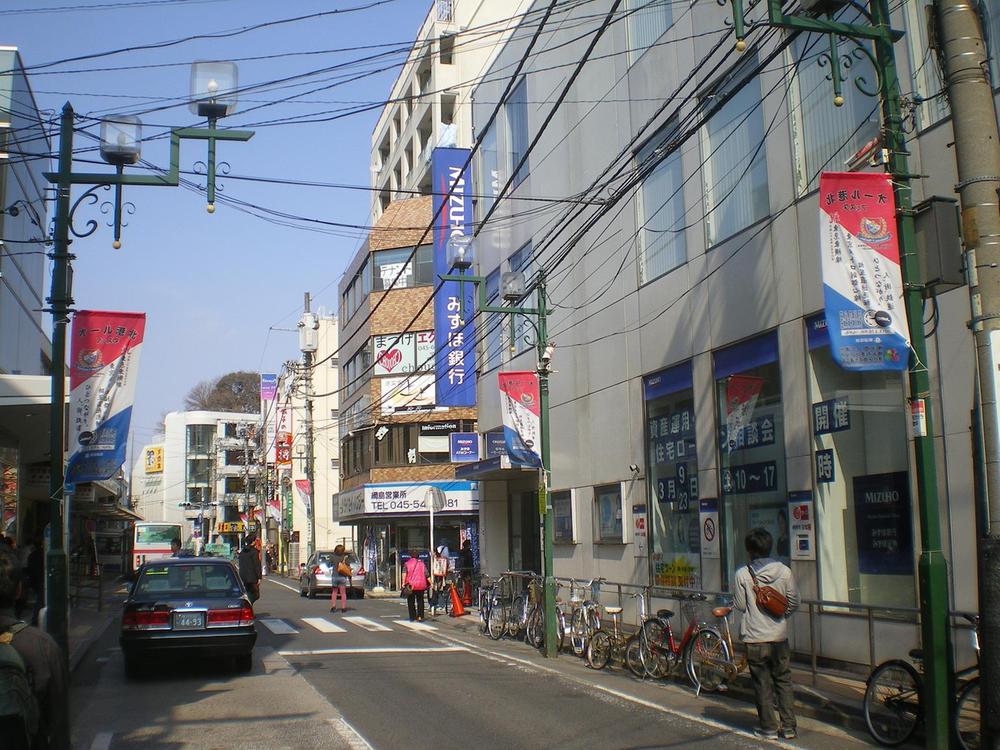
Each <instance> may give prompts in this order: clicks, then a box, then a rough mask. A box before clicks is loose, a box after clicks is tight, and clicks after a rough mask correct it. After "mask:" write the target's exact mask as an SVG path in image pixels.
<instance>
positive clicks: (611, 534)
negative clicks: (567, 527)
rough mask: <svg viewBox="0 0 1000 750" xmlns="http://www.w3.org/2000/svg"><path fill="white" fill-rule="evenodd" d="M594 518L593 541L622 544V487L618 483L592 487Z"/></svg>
mask: <svg viewBox="0 0 1000 750" xmlns="http://www.w3.org/2000/svg"><path fill="white" fill-rule="evenodd" d="M594 509H595V513H594V518H595V519H596V521H597V524H596V525H597V529H596V531H597V538H596V539H595V540H594V541H595V542H599V543H604V544H623V543H624V541H625V540H624V538H623V535H622V532H623V530H624V524H623V523H622V488H621V485H618V484H606V485H604V486H602V487H595V488H594Z"/></svg>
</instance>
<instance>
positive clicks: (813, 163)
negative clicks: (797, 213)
mask: <svg viewBox="0 0 1000 750" xmlns="http://www.w3.org/2000/svg"><path fill="white" fill-rule="evenodd" d="M852 10H853V9H852ZM838 20H841V21H844V22H850V23H854V22H855V20H854V19H846V18H840V19H838ZM841 44H842V45H844V48H843V49H842V51H843V52H844V53H847V52H848V48H847V45H851V46H853V44H852V43H850V42H847V41H842V42H841ZM823 54H829V37H828V36H827V35H825V34H802V35H800V36H798V37H796V39H795V41H794V42H792V56H793V58H794V60H795V64H796V67H795V68H794V74H795V78H794V81H793V83H794V90H795V92H796V96H793V97H792V98H791V99H790V102H793V104H791V107H792V111H791V115H792V119H791V122H792V141H793V150H794V153H795V159H796V174H795V178H796V190H797V191H798V194H799V195H804V194H805V193H807V192H809V191H810V190H814V189H815V188H816V187H817V185H818V183H819V173H820V172H821V171H823V170H828V171H840V170H843V169H845V168H846V166H847V160H848V159H850V157H851V156H853V155H854V154H856V153H857V152H858V151H859V150H860V149H861V147H862V146H864V145H865V144H866V143H868V142H869V141H870V140H871V139H872V138H874V137H876V136H877V135H878V134H879V127H880V117H879V105H878V100H877V99H873V98H871V97H869V96H866V95H865V94H862V93H861V91H860V90H858V88H857V86H855V85H854V84H853V83H852V82H845V85H844V87H843V96H844V104H843V106H840V107H837V106H835V105H834V103H833V85H832V84H831V83H830V82H829V81H828V80H827V78H826V77H827V75H828V74H829V66H821V65H820V64H819V61H820V59H821V55H823ZM852 62H853V64H852V66H851V75H852V76H863V77H864V78H865V80H868V81H874V80H877V76H876V75H875V70H874V68H873V67H872V64H871V62H870V61H869V60H868V58H867V57H864V56H863V55H858V56H857V58H856V59H854V58H852Z"/></svg>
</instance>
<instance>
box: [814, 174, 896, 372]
mask: <svg viewBox="0 0 1000 750" xmlns="http://www.w3.org/2000/svg"><path fill="white" fill-rule="evenodd" d="M819 200H820V225H819V233H820V251H821V256H822V272H823V299H824V303H825V310H826V322H827V330H828V332H829V336H830V350H831V353H832V354H833V357H834V359H835V360H836V361H837V363H838V364H839V365H840V366H841V367H843V368H844V369H845V370H905V369H906V368H907V366H908V364H909V348H910V337H909V333H908V329H907V325H906V308H905V306H904V303H903V280H902V274H901V272H900V267H899V243H898V238H897V235H896V202H895V198H894V196H893V192H892V182H891V181H890V178H889V175H887V174H882V173H864V172H824V173H823V174H822V175H821V176H820V182H819Z"/></svg>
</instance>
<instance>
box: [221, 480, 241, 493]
mask: <svg viewBox="0 0 1000 750" xmlns="http://www.w3.org/2000/svg"><path fill="white" fill-rule="evenodd" d="M224 486H225V491H226V494H227V495H229V494H232V493H238V492H246V484H245V483H244V481H243V477H226V480H225V485H224Z"/></svg>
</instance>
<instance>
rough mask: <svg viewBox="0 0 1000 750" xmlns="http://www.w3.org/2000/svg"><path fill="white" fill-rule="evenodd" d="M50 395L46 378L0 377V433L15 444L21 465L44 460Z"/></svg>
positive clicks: (46, 447) (30, 376)
mask: <svg viewBox="0 0 1000 750" xmlns="http://www.w3.org/2000/svg"><path fill="white" fill-rule="evenodd" d="M67 380H68V379H67ZM51 392H52V380H51V378H49V377H48V376H45V375H0V433H5V434H6V435H8V436H9V439H11V440H13V441H14V442H15V446H14V447H16V448H17V450H18V451H19V453H20V461H21V464H22V465H25V464H34V463H39V462H43V461H47V460H48V457H49V419H50V417H49V414H50V408H49V403H50V402H51V400H52V397H51ZM66 401H67V403H68V402H69V385H68V382H67V386H66Z"/></svg>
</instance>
